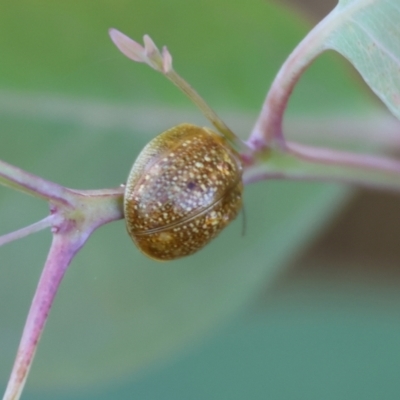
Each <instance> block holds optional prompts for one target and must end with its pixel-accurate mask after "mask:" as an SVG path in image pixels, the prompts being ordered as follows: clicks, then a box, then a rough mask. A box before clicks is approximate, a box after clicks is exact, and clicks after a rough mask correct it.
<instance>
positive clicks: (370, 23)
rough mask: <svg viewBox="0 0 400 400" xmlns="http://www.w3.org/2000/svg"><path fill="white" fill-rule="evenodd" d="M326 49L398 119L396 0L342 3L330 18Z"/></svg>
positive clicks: (399, 17)
mask: <svg viewBox="0 0 400 400" xmlns="http://www.w3.org/2000/svg"><path fill="white" fill-rule="evenodd" d="M329 20H330V25H331V26H332V32H331V33H330V35H329V36H328V37H327V39H326V46H327V47H329V48H332V49H334V50H336V51H338V52H339V53H341V54H342V55H343V56H345V57H346V58H347V59H348V60H349V61H350V62H351V63H352V64H353V65H354V66H355V67H356V68H357V70H358V71H359V72H360V74H361V75H362V77H363V78H364V80H365V81H366V82H367V84H368V85H369V86H370V87H371V89H372V90H373V91H374V92H375V93H376V94H377V96H378V97H379V98H380V99H381V100H382V101H383V102H384V103H385V104H386V106H387V107H388V108H389V110H390V111H391V112H392V113H393V114H394V115H395V116H396V117H397V118H400V107H399V105H400V74H399V69H400V25H399V20H400V4H399V2H398V1H397V0H346V1H344V0H342V1H339V4H338V6H337V7H336V9H335V10H334V11H333V12H332V14H331V16H330V18H329Z"/></svg>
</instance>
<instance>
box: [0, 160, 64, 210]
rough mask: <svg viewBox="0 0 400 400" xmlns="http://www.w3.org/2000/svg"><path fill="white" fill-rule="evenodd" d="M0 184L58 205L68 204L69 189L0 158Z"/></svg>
mask: <svg viewBox="0 0 400 400" xmlns="http://www.w3.org/2000/svg"><path fill="white" fill-rule="evenodd" d="M0 184H1V185H4V186H8V187H10V188H13V189H17V190H19V191H21V192H24V193H27V194H30V195H32V196H35V197H39V198H42V199H44V200H48V201H51V202H52V203H54V204H58V205H64V206H65V205H70V202H69V199H70V191H69V190H68V189H67V188H65V187H63V186H60V185H58V184H57V183H53V182H50V181H48V180H46V179H43V178H40V177H38V176H36V175H33V174H31V173H29V172H26V171H24V170H22V169H20V168H18V167H14V166H13V165H11V164H8V163H6V162H5V161H1V160H0Z"/></svg>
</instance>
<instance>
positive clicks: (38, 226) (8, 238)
mask: <svg viewBox="0 0 400 400" xmlns="http://www.w3.org/2000/svg"><path fill="white" fill-rule="evenodd" d="M53 221H54V214H51V215H48V216H47V217H46V218H43V219H42V220H41V221H38V222H35V223H34V224H32V225H29V226H26V227H24V228H21V229H18V230H17V231H15V232H10V233H7V234H6V235H3V236H0V246H3V245H5V244H6V243H10V242H12V241H14V240H18V239H22V238H23V237H25V236H28V235H31V234H32V233H36V232H39V231H41V230H43V229H45V228H48V227H50V226H51V225H52V223H53Z"/></svg>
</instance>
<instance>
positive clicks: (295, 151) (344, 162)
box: [243, 142, 400, 192]
mask: <svg viewBox="0 0 400 400" xmlns="http://www.w3.org/2000/svg"><path fill="white" fill-rule="evenodd" d="M268 179H287V180H305V181H323V182H339V183H346V184H353V185H359V186H366V187H370V188H377V189H386V190H391V191H397V192H398V191H400V161H397V160H393V159H389V158H385V157H377V156H371V155H364V154H357V153H350V152H344V151H338V150H331V149H325V148H318V147H310V146H304V145H300V144H297V143H291V142H288V143H286V147H285V148H284V149H283V150H282V149H269V150H265V151H264V153H263V156H262V159H261V160H260V161H259V162H258V163H256V164H254V165H252V166H250V167H248V168H247V169H246V170H245V173H244V177H243V181H244V183H245V184H249V183H254V182H258V181H261V180H268Z"/></svg>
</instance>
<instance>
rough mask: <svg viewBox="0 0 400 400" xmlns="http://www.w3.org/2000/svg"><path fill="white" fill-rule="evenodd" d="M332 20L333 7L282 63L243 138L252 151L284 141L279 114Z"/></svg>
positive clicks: (321, 46) (318, 49)
mask: <svg viewBox="0 0 400 400" xmlns="http://www.w3.org/2000/svg"><path fill="white" fill-rule="evenodd" d="M334 23H335V10H333V11H332V12H331V13H330V14H328V15H327V16H326V17H325V18H324V19H323V20H322V21H321V22H319V23H318V24H317V25H316V26H315V27H314V29H312V30H311V31H310V32H309V33H308V35H307V36H306V37H305V38H304V39H303V40H302V41H301V42H300V43H299V44H298V46H297V47H296V48H295V49H294V50H293V52H292V53H291V54H290V56H289V57H288V58H287V60H286V61H285V63H284V64H283V65H282V67H281V69H280V70H279V72H278V74H277V75H276V77H275V80H274V81H273V83H272V85H271V88H270V90H269V92H268V94H267V97H266V99H265V101H264V104H263V106H262V109H261V113H260V115H259V117H258V120H257V122H256V124H255V126H254V128H253V131H252V133H251V135H250V137H249V139H248V141H247V144H248V145H249V146H250V147H251V148H252V149H254V150H258V149H263V148H266V147H271V145H273V144H274V143H276V144H277V145H278V146H280V145H281V144H282V143H284V136H283V131H282V121H283V114H284V111H285V109H286V106H287V103H288V100H289V97H290V95H291V93H292V91H293V89H294V87H295V85H296V83H297V81H298V80H299V79H300V77H301V75H302V73H303V72H304V71H305V69H306V68H307V67H308V66H309V65H310V64H311V62H312V61H313V60H314V59H315V58H316V57H317V56H318V55H319V54H321V53H322V52H323V51H324V50H326V47H325V43H324V42H325V38H326V37H327V35H328V34H329V33H330V31H331V29H332V25H333V24H334Z"/></svg>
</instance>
